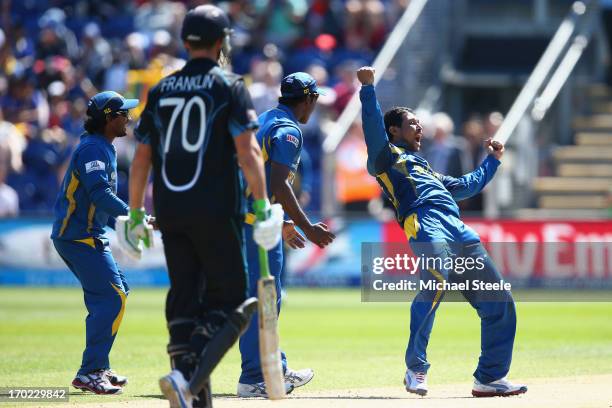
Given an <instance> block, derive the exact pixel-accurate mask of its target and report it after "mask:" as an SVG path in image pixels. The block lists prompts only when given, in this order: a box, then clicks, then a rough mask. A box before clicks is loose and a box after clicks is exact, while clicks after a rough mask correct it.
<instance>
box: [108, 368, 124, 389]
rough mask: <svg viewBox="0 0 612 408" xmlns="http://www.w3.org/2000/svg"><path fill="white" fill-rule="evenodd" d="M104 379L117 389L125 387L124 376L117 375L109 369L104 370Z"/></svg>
mask: <svg viewBox="0 0 612 408" xmlns="http://www.w3.org/2000/svg"><path fill="white" fill-rule="evenodd" d="M106 378H108V381H110V383H111V384H113V385H115V386H117V387H125V386H126V385H127V383H128V378H127V377H126V376H124V375H119V374H117V373H116V372H114V371H113V370H111V369H110V368H109V369H108V370H106Z"/></svg>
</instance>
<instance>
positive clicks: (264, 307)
mask: <svg viewBox="0 0 612 408" xmlns="http://www.w3.org/2000/svg"><path fill="white" fill-rule="evenodd" d="M259 269H260V271H261V277H260V278H259V280H258V281H257V298H258V299H259V302H258V306H257V307H258V312H259V354H260V358H261V371H262V372H263V377H264V381H265V383H266V393H267V394H268V398H269V399H271V400H277V399H282V398H285V379H284V376H283V366H282V362H281V353H280V348H279V344H278V343H279V338H278V311H277V310H278V309H277V307H276V284H275V282H274V276H272V275H270V268H269V267H268V252H267V251H266V250H265V249H263V248H261V247H260V248H259Z"/></svg>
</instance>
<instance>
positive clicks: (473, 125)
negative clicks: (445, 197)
mask: <svg viewBox="0 0 612 408" xmlns="http://www.w3.org/2000/svg"><path fill="white" fill-rule="evenodd" d="M463 137H464V138H465V141H466V142H467V148H468V151H469V152H470V156H471V158H472V163H471V166H472V168H476V167H478V166H480V163H482V161H483V160H484V158H485V157H486V155H487V151H486V150H485V144H484V143H485V140H486V135H485V129H484V124H483V121H482V119H481V118H480V117H479V116H476V115H473V116H472V117H471V118H470V119H469V120H468V121H467V122H465V123H464V124H463ZM457 205H459V208H460V209H461V210H462V211H468V212H469V211H472V212H481V211H482V209H483V201H482V193H480V194H477V195H475V196H474V197H470V198H468V199H467V200H463V201H459V202H458V203H457Z"/></svg>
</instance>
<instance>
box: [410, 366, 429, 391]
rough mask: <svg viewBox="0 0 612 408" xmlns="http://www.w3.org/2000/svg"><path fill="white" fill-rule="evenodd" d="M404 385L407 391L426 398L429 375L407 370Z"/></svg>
mask: <svg viewBox="0 0 612 408" xmlns="http://www.w3.org/2000/svg"><path fill="white" fill-rule="evenodd" d="M404 385H405V386H406V391H408V392H411V393H413V394H418V395H420V396H421V397H424V396H425V395H427V373H423V372H418V373H415V372H414V371H412V370H410V369H408V370H406V376H405V377H404Z"/></svg>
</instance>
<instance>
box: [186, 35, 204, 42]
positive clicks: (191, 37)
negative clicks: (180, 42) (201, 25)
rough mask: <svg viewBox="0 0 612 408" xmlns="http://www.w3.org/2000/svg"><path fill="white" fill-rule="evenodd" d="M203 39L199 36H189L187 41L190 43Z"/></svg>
mask: <svg viewBox="0 0 612 408" xmlns="http://www.w3.org/2000/svg"><path fill="white" fill-rule="evenodd" d="M201 39H202V37H200V36H199V35H193V34H189V35H188V36H187V40H189V41H200V40H201Z"/></svg>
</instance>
